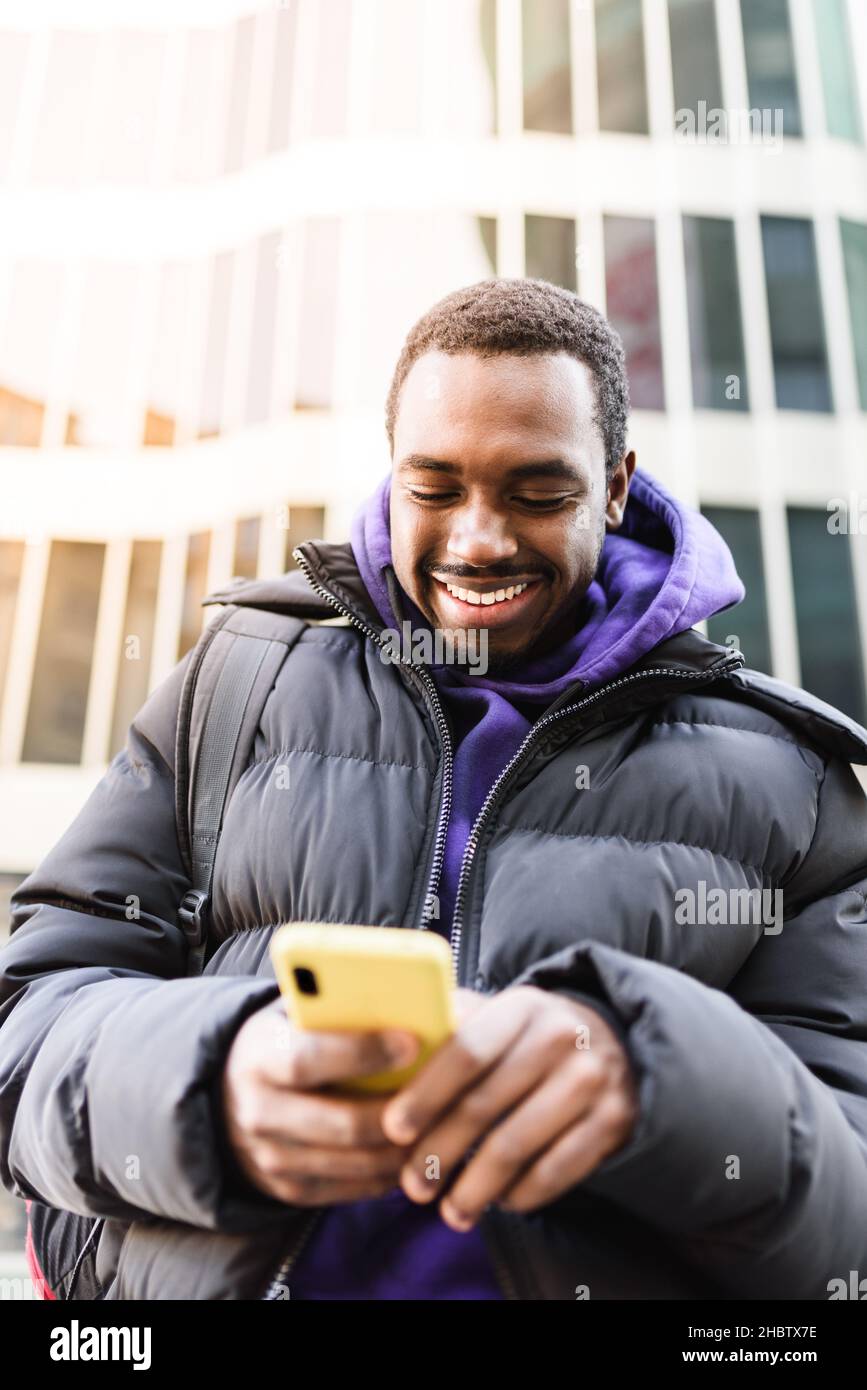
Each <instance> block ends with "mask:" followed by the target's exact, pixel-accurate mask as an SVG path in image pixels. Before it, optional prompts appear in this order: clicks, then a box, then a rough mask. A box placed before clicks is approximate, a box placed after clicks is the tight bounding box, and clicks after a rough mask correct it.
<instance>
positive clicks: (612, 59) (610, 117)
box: [595, 0, 648, 135]
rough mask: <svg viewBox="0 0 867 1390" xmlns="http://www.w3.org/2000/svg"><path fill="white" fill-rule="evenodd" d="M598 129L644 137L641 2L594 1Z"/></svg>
mask: <svg viewBox="0 0 867 1390" xmlns="http://www.w3.org/2000/svg"><path fill="white" fill-rule="evenodd" d="M595 4H596V73H597V80H598V84H599V129H600V130H615V131H624V132H626V133H629V132H631V133H633V134H635V135H646V134H647V132H648V124H647V84H646V77H645V68H644V30H643V29H642V25H641V0H595Z"/></svg>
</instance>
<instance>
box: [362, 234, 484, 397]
mask: <svg viewBox="0 0 867 1390" xmlns="http://www.w3.org/2000/svg"><path fill="white" fill-rule="evenodd" d="M495 257H496V225H495V219H494V218H491V217H476V216H473V215H472V214H471V213H465V212H462V211H459V210H457V209H445V208H441V209H437V208H434V209H431V210H416V211H404V212H399V213H394V212H389V211H371V212H369V213H367V214H366V215H365V218H364V273H363V285H362V296H361V306H362V307H361V315H360V323H361V336H360V338H359V341H358V348H357V355H356V361H357V364H358V365H357V377H356V380H357V383H358V387H357V390H358V397H359V399H360V400H362V401H364V402H365V403H371V404H375V405H376V406H377V407H378V408H381V407H382V403H383V401H384V400H385V398H386V395H387V392H388V388H389V385H390V383H391V379H392V376H393V374H394V369H395V365H396V363H397V359H398V357H399V356H400V352H401V349H402V347H403V345H404V342H405V341H406V335H407V333H408V332H409V330H410V328H411V327H412V325H413V323H414V322H415V320H416V319H418V318H419V317H420V316H421V315H422V314H424V313H426V312H427V310H428V309H430V307H431V305H432V304H435V303H436V302H437V301H438V300H439V299H441V298H442V297H443V296H444V295H446V294H448V293H450V292H452V291H453V290H455V288H456V287H458V286H460V285H471V284H474V283H475V282H476V281H478V280H487V279H490V278H491V277H492V276H494V275H496V268H495V259H494V258H495Z"/></svg>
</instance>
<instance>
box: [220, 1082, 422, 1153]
mask: <svg viewBox="0 0 867 1390" xmlns="http://www.w3.org/2000/svg"><path fill="white" fill-rule="evenodd" d="M387 1103H388V1098H387V1097H384V1096H370V1097H359V1098H358V1099H357V1100H356V1099H352V1100H345V1099H342V1098H341V1097H337V1096H328V1095H314V1094H307V1093H305V1092H301V1091H294V1092H291V1091H286V1090H285V1089H284V1088H282V1087H276V1086H268V1087H261V1088H258V1090H257V1091H256V1093H255V1095H254V1098H253V1099H251V1100H250V1101H249V1102H248V1104H247V1105H246V1106H245V1107H244V1108H242V1109H241V1111H240V1113H238V1114H237V1115H236V1120H237V1123H238V1125H239V1127H240V1128H241V1129H243V1130H244V1132H246V1133H248V1134H252V1135H254V1136H255V1137H256V1138H262V1139H273V1140H276V1141H278V1142H283V1143H286V1144H311V1145H317V1146H321V1147H322V1148H344V1149H361V1148H394V1147H395V1145H394V1144H392V1141H391V1140H390V1139H388V1138H387V1136H386V1135H385V1133H384V1132H383V1128H382V1112H383V1110H384V1109H385V1106H386V1104H387Z"/></svg>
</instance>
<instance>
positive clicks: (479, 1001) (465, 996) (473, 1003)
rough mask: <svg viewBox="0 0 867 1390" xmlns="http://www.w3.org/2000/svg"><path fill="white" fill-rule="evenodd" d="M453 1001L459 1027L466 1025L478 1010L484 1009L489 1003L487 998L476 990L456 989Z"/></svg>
mask: <svg viewBox="0 0 867 1390" xmlns="http://www.w3.org/2000/svg"><path fill="white" fill-rule="evenodd" d="M452 999H453V1001H454V1010H455V1019H456V1020H457V1025H458V1027H460V1026H461V1024H462V1023H465V1022H466V1021H467V1019H468V1018H471V1017H472V1015H473V1014H474V1013H476V1012H477V1010H478V1009H480V1008H482V1007H484V1005H485V1003H486V1002H487V996H486V995H484V994H479V992H478V990H476V989H456V990H455V991H454V993H453V995H452Z"/></svg>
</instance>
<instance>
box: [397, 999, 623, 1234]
mask: <svg viewBox="0 0 867 1390" xmlns="http://www.w3.org/2000/svg"><path fill="white" fill-rule="evenodd" d="M469 994H472V991H467V990H459V991H458V995H459V996H461V1009H460V1011H459V1018H460V1024H459V1027H458V1030H457V1032H456V1033H455V1034H454V1036H453V1037H452V1038H450V1039H449V1041H448V1042H447V1043H445V1044H444V1045H443V1046H442V1047H441V1048H440V1049H439V1050H438V1051H437V1052H436V1053H435V1054H434V1056H433V1057H431V1058H430V1059H429V1060H428V1061H427V1062H426V1063H425V1065H424V1066H423V1067H422V1068H421V1070H420V1071H419V1073H418V1075H417V1076H415V1077H414V1078H413V1079H412V1080H411V1081H410V1082H408V1083H407V1084H406V1085H405V1086H404V1087H403V1088H402V1090H401V1091H400V1092H399V1093H398V1094H397V1095H396V1096H392V1097H391V1098H390V1099H389V1101H388V1104H387V1105H386V1107H385V1109H384V1111H383V1114H382V1125H383V1130H384V1132H385V1134H386V1135H387V1136H388V1138H389V1139H391V1140H392V1141H393V1142H394V1143H395V1144H404V1145H411V1151H410V1154H409V1158H408V1160H407V1163H406V1165H405V1167H404V1169H403V1171H402V1173H401V1186H402V1187H403V1189H404V1192H405V1193H406V1194H407V1196H408V1197H411V1198H412V1199H413V1201H417V1202H431V1201H434V1200H435V1199H436V1198H437V1197H439V1196H440V1195H441V1194H442V1192H443V1191H444V1189H445V1187H446V1186H447V1185H448V1181H449V1178H450V1177H451V1176H452V1174H453V1173H454V1171H455V1169H456V1167H457V1166H458V1165H459V1164H460V1162H461V1161H462V1159H463V1158H464V1156H465V1155H466V1154H467V1151H468V1150H469V1149H471V1148H472V1147H473V1146H474V1145H476V1144H478V1146H479V1147H478V1149H477V1151H476V1152H475V1153H474V1154H473V1155H471V1156H470V1158H469V1160H468V1162H467V1164H466V1167H465V1168H464V1169H463V1171H462V1172H461V1173H460V1175H459V1176H458V1177H457V1179H456V1180H455V1182H454V1183H453V1185H452V1187H451V1189H450V1191H449V1192H448V1195H447V1196H446V1197H445V1198H444V1199H443V1201H442V1202H441V1204H440V1214H441V1216H442V1218H443V1220H444V1221H445V1222H446V1223H447V1224H448V1225H449V1226H451V1227H452V1228H453V1229H454V1230H456V1231H467V1230H469V1229H470V1228H471V1227H472V1226H473V1225H475V1223H476V1221H477V1220H478V1219H479V1217H480V1216H481V1214H482V1212H483V1211H484V1209H485V1207H486V1206H488V1204H489V1203H492V1202H496V1203H497V1204H498V1205H499V1206H501V1207H505V1208H506V1209H507V1210H510V1211H533V1210H535V1208H537V1207H540V1206H544V1205H545V1204H546V1203H548V1202H551V1201H553V1200H554V1199H555V1198H557V1197H560V1196H562V1195H563V1193H564V1192H567V1191H568V1190H569V1189H570V1188H571V1187H574V1186H575V1184H576V1183H578V1182H580V1181H581V1179H582V1178H584V1177H586V1176H587V1175H588V1174H589V1173H590V1172H591V1171H592V1170H593V1169H594V1168H595V1167H596V1165H597V1164H598V1163H600V1162H601V1161H602V1159H603V1158H606V1157H607V1156H608V1155H609V1154H611V1153H613V1152H614V1151H615V1150H617V1149H619V1148H620V1147H621V1146H622V1145H623V1144H624V1143H625V1142H626V1140H627V1139H628V1138H629V1136H630V1134H631V1133H632V1130H633V1128H634V1125H635V1121H636V1119H637V1116H638V1101H637V1089H636V1085H635V1080H634V1077H633V1074H632V1067H631V1064H630V1061H629V1058H628V1056H627V1054H626V1052H625V1051H624V1049H623V1047H622V1046H621V1044H620V1041H619V1039H618V1038H617V1036H616V1035H615V1034H614V1033H613V1032H612V1030H611V1028H610V1027H609V1026H608V1024H607V1023H606V1022H605V1020H604V1019H603V1018H602V1017H601V1015H600V1014H597V1013H596V1012H595V1010H593V1009H591V1008H589V1007H588V1006H585V1005H583V1004H578V1003H576V1002H575V1001H574V1000H571V999H569V998H567V997H566V996H564V995H560V994H556V993H553V992H549V991H546V990H542V989H537V988H535V987H534V986H530V985H520V986H516V987H514V988H511V989H505V990H503V991H502V992H501V993H500V994H497V995H493V996H479V995H475V999H476V1000H477V1001H478V1002H477V1003H475V1004H473V1003H472V1001H470V1000H468V999H466V996H467V995H469Z"/></svg>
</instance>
